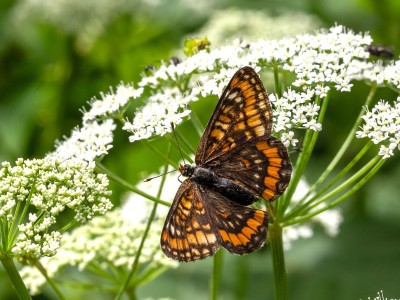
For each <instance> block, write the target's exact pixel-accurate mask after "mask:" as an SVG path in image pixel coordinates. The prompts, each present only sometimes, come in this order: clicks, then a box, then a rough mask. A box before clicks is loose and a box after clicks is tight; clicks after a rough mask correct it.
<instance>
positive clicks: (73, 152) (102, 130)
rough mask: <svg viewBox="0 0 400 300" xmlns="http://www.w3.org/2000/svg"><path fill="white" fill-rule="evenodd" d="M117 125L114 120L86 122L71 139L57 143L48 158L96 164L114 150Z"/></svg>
mask: <svg viewBox="0 0 400 300" xmlns="http://www.w3.org/2000/svg"><path fill="white" fill-rule="evenodd" d="M115 127H116V126H115V124H114V121H113V120H112V119H106V120H104V121H88V122H84V123H83V126H82V128H79V127H77V128H75V129H74V130H73V131H72V133H71V136H70V137H69V138H65V139H64V140H63V141H57V142H56V149H55V150H54V151H53V152H51V153H49V154H48V155H47V158H53V159H57V160H62V161H67V160H77V161H84V162H89V163H91V162H94V161H95V160H96V159H98V158H100V157H101V156H103V155H106V154H107V153H108V150H109V149H111V148H112V144H111V143H112V142H113V131H114V130H115Z"/></svg>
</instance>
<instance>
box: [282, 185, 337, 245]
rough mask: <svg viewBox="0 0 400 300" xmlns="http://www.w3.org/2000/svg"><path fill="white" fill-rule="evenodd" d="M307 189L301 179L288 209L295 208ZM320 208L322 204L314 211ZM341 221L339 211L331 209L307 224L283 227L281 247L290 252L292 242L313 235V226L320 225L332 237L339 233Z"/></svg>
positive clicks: (307, 186)
mask: <svg viewBox="0 0 400 300" xmlns="http://www.w3.org/2000/svg"><path fill="white" fill-rule="evenodd" d="M309 188H310V186H309V185H308V183H307V182H306V180H304V179H301V180H300V182H299V184H298V186H297V188H296V191H295V193H294V195H293V198H292V201H291V203H290V206H289V208H290V207H295V206H296V204H297V203H298V202H299V200H300V199H301V198H303V196H304V195H305V194H306V193H307V192H308V190H309ZM311 196H312V195H311ZM322 206H323V204H321V205H319V206H317V207H316V208H315V209H320V208H322ZM342 221H343V216H342V213H341V211H340V210H339V209H337V208H331V209H329V210H326V211H324V212H322V213H320V214H318V215H316V216H314V217H313V218H312V219H311V220H310V222H308V223H301V224H295V225H292V226H288V227H284V229H283V236H282V239H283V247H284V248H285V250H290V249H291V248H292V243H293V242H294V241H296V240H298V239H300V238H303V239H305V238H311V237H312V236H313V234H314V231H313V227H312V225H313V224H319V225H321V226H322V227H323V228H324V230H325V232H326V233H327V234H328V235H329V236H332V237H334V236H336V235H337V234H338V233H339V226H340V224H341V223H342Z"/></svg>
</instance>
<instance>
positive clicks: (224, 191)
mask: <svg viewBox="0 0 400 300" xmlns="http://www.w3.org/2000/svg"><path fill="white" fill-rule="evenodd" d="M271 129H272V110H271V105H270V103H269V100H268V96H267V93H266V91H265V88H264V86H263V84H262V82H261V80H260V78H259V77H258V75H257V73H256V72H255V71H254V70H253V69H252V68H251V67H248V66H247V67H243V68H241V69H239V70H238V71H237V72H236V73H235V74H234V76H233V77H232V79H231V81H230V82H229V84H228V85H227V87H226V88H225V90H224V92H223V93H222V96H221V97H220V99H219V101H218V104H217V106H216V108H215V110H214V113H213V114H212V116H211V119H210V121H209V122H208V124H207V127H206V129H205V131H204V133H203V136H202V137H201V139H200V142H199V145H198V148H197V151H196V155H195V163H196V165H195V166H192V165H189V164H185V165H180V166H179V171H180V172H181V174H182V175H183V176H185V177H188V178H187V179H186V180H184V181H183V182H182V184H181V185H180V187H179V189H178V191H177V193H176V196H175V198H174V200H173V203H172V205H171V208H170V210H169V212H168V215H167V217H166V220H165V224H164V227H163V230H162V233H161V249H162V251H163V252H164V253H165V255H166V256H168V257H170V258H172V259H175V260H178V261H185V262H188V261H196V260H200V259H204V258H206V257H208V256H212V255H213V254H214V253H215V252H216V251H217V250H218V249H219V248H220V247H221V246H222V247H223V248H225V249H226V250H228V251H229V252H231V253H234V254H239V255H243V254H247V253H251V252H253V251H255V250H258V249H260V248H261V247H262V246H263V244H264V243H265V241H266V238H267V231H268V215H267V213H266V212H265V211H263V210H259V209H253V208H251V207H248V206H249V205H251V204H252V203H254V202H256V201H258V199H259V197H261V198H264V199H265V200H266V201H272V200H275V199H276V198H278V197H279V196H280V195H281V194H282V193H283V192H284V191H285V189H286V187H287V186H288V184H289V181H290V177H291V172H292V166H291V162H290V159H289V156H288V152H287V150H286V148H285V146H284V145H283V144H282V142H281V141H279V140H278V139H277V138H275V137H273V136H271Z"/></svg>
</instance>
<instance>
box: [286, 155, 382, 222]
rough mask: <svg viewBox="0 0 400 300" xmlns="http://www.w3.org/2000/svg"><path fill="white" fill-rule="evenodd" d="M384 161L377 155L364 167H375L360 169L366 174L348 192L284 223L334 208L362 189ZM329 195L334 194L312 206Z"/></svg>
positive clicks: (308, 217)
mask: <svg viewBox="0 0 400 300" xmlns="http://www.w3.org/2000/svg"><path fill="white" fill-rule="evenodd" d="M384 162H385V159H383V158H381V157H378V156H377V157H375V158H374V159H372V160H371V162H370V163H368V164H367V166H365V167H364V168H367V167H368V169H369V168H370V167H371V164H372V165H373V167H372V168H371V169H370V170H369V171H367V172H365V171H362V170H360V171H359V172H358V173H360V172H363V173H364V174H366V175H365V176H364V177H362V178H361V179H360V180H359V181H358V182H357V184H355V185H354V186H353V187H352V188H351V189H349V190H348V191H347V192H346V193H344V194H343V195H342V196H340V197H338V198H337V199H336V200H333V201H332V202H330V203H329V204H327V205H326V206H324V207H323V208H320V209H318V210H315V211H313V212H312V213H309V214H308V215H305V216H301V217H298V218H294V219H291V220H289V221H287V222H284V223H283V226H289V225H293V224H296V223H301V222H304V221H308V220H310V219H311V218H312V217H314V216H316V215H318V214H320V213H322V212H324V211H326V210H328V209H330V208H332V207H334V206H336V205H338V204H340V203H342V202H343V201H344V200H346V199H347V198H348V197H350V196H351V195H352V194H353V193H354V192H356V191H357V190H358V189H360V188H361V187H362V186H363V185H364V184H365V183H367V182H368V180H369V179H371V177H372V176H374V175H375V173H376V172H378V170H379V169H380V168H381V167H382V165H383V164H384ZM364 168H363V169H364ZM358 173H357V174H358ZM357 174H355V175H354V176H353V177H352V178H350V179H349V181H350V180H351V181H352V182H354V181H355V179H358V178H359V176H357ZM355 176H356V178H355ZM329 196H330V197H331V196H332V195H327V196H325V197H324V198H323V199H321V200H319V201H318V202H316V203H314V204H313V206H312V207H311V208H314V207H316V206H317V205H318V204H320V203H322V202H323V201H325V200H327V199H329Z"/></svg>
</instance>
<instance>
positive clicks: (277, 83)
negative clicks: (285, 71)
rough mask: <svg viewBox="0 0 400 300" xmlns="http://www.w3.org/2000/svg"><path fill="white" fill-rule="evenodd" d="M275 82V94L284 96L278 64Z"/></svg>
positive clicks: (275, 69)
mask: <svg viewBox="0 0 400 300" xmlns="http://www.w3.org/2000/svg"><path fill="white" fill-rule="evenodd" d="M274 84H275V94H276V95H277V97H278V98H280V97H282V88H281V84H280V80H279V68H278V64H277V63H276V64H274Z"/></svg>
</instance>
